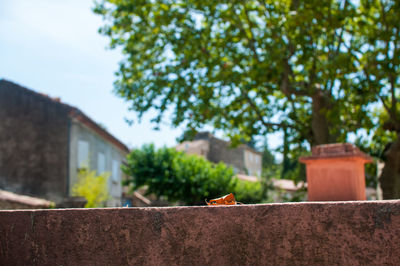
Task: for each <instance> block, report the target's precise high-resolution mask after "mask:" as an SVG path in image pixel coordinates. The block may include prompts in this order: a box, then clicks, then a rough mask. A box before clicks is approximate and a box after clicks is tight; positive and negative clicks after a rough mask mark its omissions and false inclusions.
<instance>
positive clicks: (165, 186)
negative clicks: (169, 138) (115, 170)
mask: <svg viewBox="0 0 400 266" xmlns="http://www.w3.org/2000/svg"><path fill="white" fill-rule="evenodd" d="M123 171H124V172H125V173H126V174H127V175H128V176H130V179H128V180H126V181H125V182H124V184H125V185H129V186H131V188H132V189H133V190H136V189H138V188H141V187H144V186H146V187H147V193H148V194H155V195H156V196H158V197H162V196H163V197H165V198H166V199H167V200H168V201H171V202H177V201H179V202H183V203H185V204H188V205H193V204H204V200H205V199H211V198H216V197H220V196H221V195H225V194H229V193H231V192H234V191H235V187H236V180H235V179H234V173H233V170H232V169H231V168H228V167H226V166H225V165H224V164H222V163H220V164H216V165H215V164H212V163H210V162H208V161H206V160H205V159H203V158H201V157H199V156H196V155H186V154H184V153H182V152H179V151H176V150H175V149H171V148H161V149H158V150H156V149H155V148H154V146H153V145H144V146H143V147H142V148H141V149H136V150H133V151H132V152H131V153H130V154H129V155H128V157H127V164H126V165H125V166H123Z"/></svg>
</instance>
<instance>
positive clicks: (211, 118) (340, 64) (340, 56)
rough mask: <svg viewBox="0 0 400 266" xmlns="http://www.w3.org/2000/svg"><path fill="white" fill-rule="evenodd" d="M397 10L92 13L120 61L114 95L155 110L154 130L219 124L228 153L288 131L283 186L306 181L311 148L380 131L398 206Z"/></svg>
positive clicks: (314, 1) (197, 4)
mask: <svg viewBox="0 0 400 266" xmlns="http://www.w3.org/2000/svg"><path fill="white" fill-rule="evenodd" d="M399 10H400V2H399V1H396V0H360V1H351V0H333V1H318V0H310V1H298V0H266V1H257V0H249V1H223V0H216V1H197V0H185V1H181V0H178V1H169V0H160V1H156V2H155V1H150V0H141V1H126V0H100V2H99V3H97V5H96V7H95V9H94V11H95V12H96V13H97V14H100V15H101V16H102V17H103V18H104V20H105V25H104V26H103V27H102V28H101V29H100V32H101V33H102V34H104V35H106V36H108V37H110V40H111V43H110V46H111V47H112V48H116V47H119V48H122V51H123V55H124V57H123V60H122V61H121V63H120V68H119V71H118V72H117V76H118V78H117V81H116V82H115V92H116V93H117V94H118V95H119V96H120V97H122V98H124V99H126V100H128V102H129V103H130V104H131V107H130V108H131V110H133V111H135V112H137V113H138V114H139V117H141V116H142V115H143V114H144V113H145V112H147V111H149V110H150V109H155V110H156V112H155V113H156V114H157V115H156V116H155V117H154V119H153V121H154V122H156V123H159V122H160V121H161V120H162V118H163V115H164V114H165V112H166V111H170V110H172V124H173V125H175V126H177V125H180V124H186V125H187V127H188V128H189V129H190V130H192V131H194V130H196V129H199V128H201V127H202V126H204V125H206V124H208V125H212V126H214V128H216V129H222V130H223V131H225V132H226V133H228V134H229V136H230V137H231V140H232V141H233V142H235V140H236V141H237V140H240V141H242V140H244V141H250V140H251V139H252V137H253V136H254V135H265V134H268V133H271V132H275V131H277V130H279V131H282V132H284V134H285V141H284V142H285V147H283V153H284V158H285V160H284V167H283V171H282V175H283V176H287V175H290V176H292V173H294V175H299V174H301V173H302V170H301V168H300V167H299V166H298V165H297V166H296V165H292V164H291V161H292V160H297V157H298V156H299V155H300V154H304V153H305V152H306V151H307V149H308V150H309V147H310V146H314V145H319V144H325V143H332V142H344V141H346V140H347V137H348V133H349V132H357V131H358V129H360V128H364V129H366V130H367V131H370V130H376V132H377V133H376V134H375V137H374V138H375V140H376V142H375V143H378V142H379V141H390V139H392V141H390V142H389V143H385V144H383V143H382V144H379V143H378V144H377V145H375V144H373V145H375V147H376V148H379V149H380V151H379V152H380V153H385V154H386V155H384V158H386V159H385V160H386V166H385V169H384V171H383V172H384V174H383V179H382V178H381V180H383V181H385V180H386V181H385V182H384V183H385V186H384V187H383V189H384V191H387V192H388V193H387V194H386V193H384V194H386V195H387V197H394V196H396V197H400V174H399V173H400V166H398V165H399V164H398V163H397V162H398V161H399V160H400V156H399V155H398V154H400V139H399V137H398V136H399V133H400V109H399V108H400V104H399V102H400V99H399V88H400V78H399V76H400V61H399V60H400V45H399V41H400V34H399V33H400V13H399ZM377 103H378V104H379V105H381V106H382V107H383V108H384V112H385V113H386V119H385V120H381V119H379V120H378V122H376V120H373V119H372V118H371V110H372V108H373V106H374V105H375V106H376V105H377ZM382 117H384V116H382ZM375 123H379V126H378V127H376V124H375ZM388 132H390V133H388ZM371 143H373V142H371ZM387 145H389V146H387ZM379 146H380V147H379ZM382 146H384V147H388V148H387V149H386V150H382ZM373 149H375V148H373ZM377 152H378V151H377ZM292 168H293V169H296V170H294V171H293V170H290V171H287V169H292ZM395 180H397V181H395ZM395 183H396V184H397V185H394V184H395ZM393 187H395V189H394V190H393V189H392V188H393ZM390 190H393V191H392V192H390Z"/></svg>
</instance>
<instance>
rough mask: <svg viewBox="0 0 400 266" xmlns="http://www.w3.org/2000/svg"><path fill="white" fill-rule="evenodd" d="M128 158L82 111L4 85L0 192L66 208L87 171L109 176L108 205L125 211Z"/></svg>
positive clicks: (1, 94)
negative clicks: (80, 171)
mask: <svg viewBox="0 0 400 266" xmlns="http://www.w3.org/2000/svg"><path fill="white" fill-rule="evenodd" d="M127 153H128V148H127V147H126V146H125V145H124V144H123V143H122V142H121V141H119V140H118V139H116V138H115V137H114V136H112V135H111V134H110V133H108V132H107V131H106V130H105V129H103V128H101V127H100V126H99V125H97V124H96V123H95V122H94V121H93V120H92V119H90V118H89V117H88V116H86V115H85V114H84V113H83V112H81V111H80V110H79V109H77V108H75V107H72V106H70V105H67V104H65V103H62V102H61V101H60V100H59V99H57V98H56V99H53V98H50V97H48V96H47V95H43V94H40V93H36V92H34V91H32V90H29V89H27V88H24V87H22V86H19V85H17V84H15V83H12V82H10V81H7V80H0V189H4V190H7V191H11V192H14V193H18V194H24V195H30V196H35V197H41V198H45V199H47V200H51V201H53V202H55V203H56V204H57V205H63V203H65V202H69V201H70V197H71V196H72V191H71V188H72V186H73V185H74V184H75V182H76V180H77V172H78V169H79V168H81V167H84V166H85V167H88V168H90V169H93V170H97V172H98V173H99V174H100V173H103V172H109V173H110V175H111V177H110V178H109V191H110V194H111V199H110V200H109V202H108V203H107V205H108V206H120V205H121V195H122V187H121V179H122V173H121V170H120V165H121V163H122V162H123V160H124V158H125V156H126V154H127Z"/></svg>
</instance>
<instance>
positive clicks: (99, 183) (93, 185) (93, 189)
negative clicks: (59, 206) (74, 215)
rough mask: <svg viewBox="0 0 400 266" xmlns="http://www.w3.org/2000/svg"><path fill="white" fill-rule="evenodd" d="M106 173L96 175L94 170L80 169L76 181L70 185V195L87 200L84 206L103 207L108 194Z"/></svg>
mask: <svg viewBox="0 0 400 266" xmlns="http://www.w3.org/2000/svg"><path fill="white" fill-rule="evenodd" d="M107 181H108V174H102V175H96V171H90V170H87V169H85V168H83V169H80V170H79V173H78V181H77V182H76V183H75V185H74V186H73V187H72V195H73V196H80V197H84V198H85V199H86V200H87V203H86V205H85V208H96V207H104V203H105V201H106V200H107V199H108V198H109V194H108V184H107Z"/></svg>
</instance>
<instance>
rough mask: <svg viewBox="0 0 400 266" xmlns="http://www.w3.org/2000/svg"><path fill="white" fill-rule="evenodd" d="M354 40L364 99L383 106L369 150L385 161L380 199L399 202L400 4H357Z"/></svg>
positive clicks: (389, 0) (375, 0)
mask: <svg viewBox="0 0 400 266" xmlns="http://www.w3.org/2000/svg"><path fill="white" fill-rule="evenodd" d="M354 38H355V40H356V41H355V43H356V44H357V46H358V47H357V49H356V52H355V53H354V58H355V59H356V60H357V61H358V67H359V69H360V71H359V72H358V76H357V80H358V82H359V86H360V87H364V88H366V90H365V91H364V93H363V97H364V98H370V99H371V100H370V101H372V100H377V101H379V103H380V104H381V106H382V108H381V109H380V110H379V112H378V115H377V119H376V125H377V126H375V128H374V131H375V132H374V137H373V139H372V146H371V149H372V150H375V152H374V153H375V154H380V155H381V156H380V157H381V158H382V159H383V160H384V161H385V167H384V169H383V171H382V174H381V176H380V177H379V180H380V183H381V187H382V191H383V197H384V199H393V198H400V138H399V136H400V105H399V100H400V95H399V89H400V78H399V77H400V2H399V1H394V0H362V1H360V8H359V16H358V17H357V20H356V31H355V34H354Z"/></svg>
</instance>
